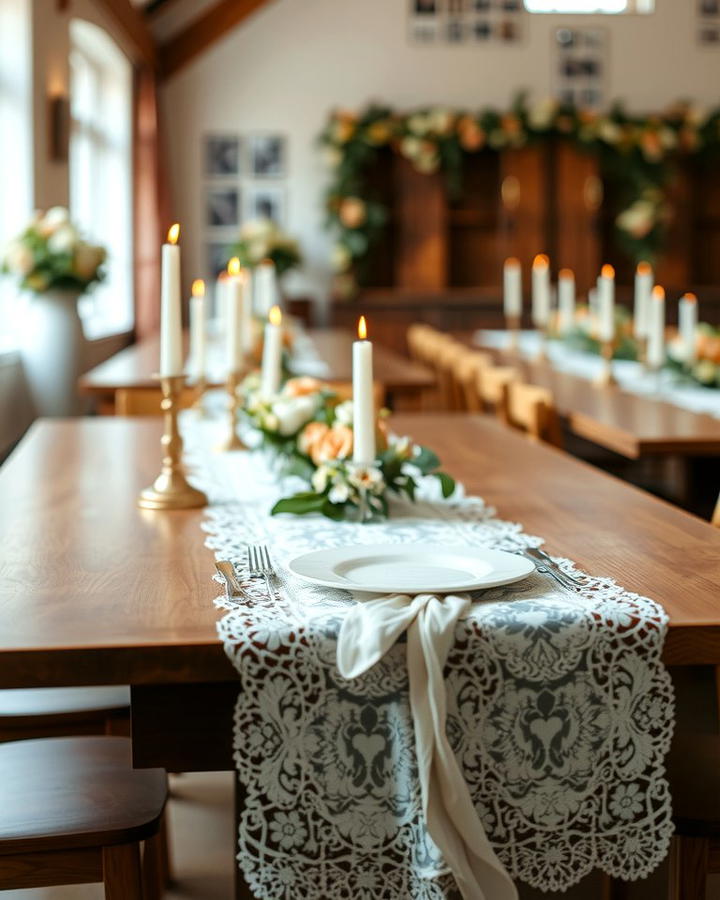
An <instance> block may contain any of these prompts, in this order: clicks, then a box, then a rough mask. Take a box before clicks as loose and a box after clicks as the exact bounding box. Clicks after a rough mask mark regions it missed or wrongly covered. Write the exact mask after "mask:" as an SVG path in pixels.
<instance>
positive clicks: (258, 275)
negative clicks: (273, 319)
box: [253, 259, 280, 319]
mask: <svg viewBox="0 0 720 900" xmlns="http://www.w3.org/2000/svg"><path fill="white" fill-rule="evenodd" d="M253 297H254V306H255V315H257V316H261V317H262V318H263V319H264V318H265V317H266V316H267V315H268V314H269V312H270V309H271V308H272V307H273V306H279V305H280V295H279V292H278V284H277V275H276V272H275V263H274V262H273V261H272V260H271V259H264V260H263V261H262V262H261V263H260V264H259V265H258V266H257V268H256V269H255V272H254V273H253Z"/></svg>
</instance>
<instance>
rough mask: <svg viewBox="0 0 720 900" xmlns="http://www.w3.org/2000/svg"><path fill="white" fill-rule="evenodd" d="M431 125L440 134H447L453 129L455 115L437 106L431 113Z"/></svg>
mask: <svg viewBox="0 0 720 900" xmlns="http://www.w3.org/2000/svg"><path fill="white" fill-rule="evenodd" d="M430 124H431V127H432V130H433V131H436V132H438V134H447V133H448V132H449V131H450V129H451V128H452V124H453V114H452V112H450V110H449V109H445V107H443V106H437V107H435V109H433V110H432V112H431V113H430Z"/></svg>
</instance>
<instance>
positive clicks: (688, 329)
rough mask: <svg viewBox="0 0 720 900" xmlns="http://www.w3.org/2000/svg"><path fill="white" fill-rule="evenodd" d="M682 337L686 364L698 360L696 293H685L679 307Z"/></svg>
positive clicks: (692, 363)
mask: <svg viewBox="0 0 720 900" xmlns="http://www.w3.org/2000/svg"><path fill="white" fill-rule="evenodd" d="M678 321H679V324H680V337H681V338H682V342H683V358H684V360H685V365H686V366H692V365H694V364H695V361H696V360H697V322H698V304H697V297H696V296H695V294H683V296H682V297H681V299H680V306H679V309H678Z"/></svg>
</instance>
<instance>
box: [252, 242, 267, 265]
mask: <svg viewBox="0 0 720 900" xmlns="http://www.w3.org/2000/svg"><path fill="white" fill-rule="evenodd" d="M268 249H269V248H268V242H267V241H265V240H262V239H261V238H254V239H253V240H251V241H249V242H248V256H249V257H250V259H251V260H252V261H253V262H254V263H259V262H262V260H263V259H265V258H266V257H267V255H268Z"/></svg>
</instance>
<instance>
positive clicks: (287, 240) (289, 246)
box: [230, 219, 302, 276]
mask: <svg viewBox="0 0 720 900" xmlns="http://www.w3.org/2000/svg"><path fill="white" fill-rule="evenodd" d="M230 255H231V256H237V257H238V259H239V260H240V264H241V265H242V266H243V268H246V269H254V268H255V267H256V266H258V265H260V263H262V262H263V261H264V260H268V259H269V260H272V262H273V263H274V265H275V271H276V272H277V274H278V276H281V275H284V274H285V272H289V271H290V269H295V268H297V267H298V266H300V265H301V264H302V256H301V253H300V247H299V245H298V242H297V241H296V240H295V239H294V238H292V237H290V235H288V234H286V233H285V232H284V231H283V230H282V228H280V226H279V225H276V224H275V222H273V221H272V220H271V219H251V220H250V221H248V222H245V223H244V224H243V226H242V227H241V228H240V236H239V238H238V240H237V242H236V243H235V244H233V246H232V248H231V252H230Z"/></svg>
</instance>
